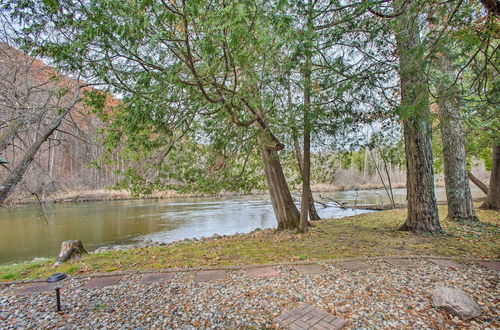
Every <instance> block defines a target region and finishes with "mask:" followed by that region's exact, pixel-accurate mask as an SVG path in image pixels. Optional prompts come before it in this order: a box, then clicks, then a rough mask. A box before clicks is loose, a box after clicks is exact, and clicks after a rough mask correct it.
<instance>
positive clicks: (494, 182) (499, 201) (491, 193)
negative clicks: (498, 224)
mask: <svg viewBox="0 0 500 330" xmlns="http://www.w3.org/2000/svg"><path fill="white" fill-rule="evenodd" d="M481 208H482V209H488V210H500V146H494V147H493V164H492V167H491V174H490V186H489V187H488V195H486V200H485V201H484V203H483V205H481Z"/></svg>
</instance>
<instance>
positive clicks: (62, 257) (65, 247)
mask: <svg viewBox="0 0 500 330" xmlns="http://www.w3.org/2000/svg"><path fill="white" fill-rule="evenodd" d="M86 253H88V252H87V250H85V248H84V247H83V244H82V241H77V240H69V241H64V242H62V244H61V251H60V252H59V256H58V257H57V261H56V263H55V265H60V264H62V263H63V262H66V261H68V260H69V259H72V258H79V257H80V256H81V255H82V254H86Z"/></svg>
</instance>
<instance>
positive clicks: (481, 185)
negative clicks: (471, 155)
mask: <svg viewBox="0 0 500 330" xmlns="http://www.w3.org/2000/svg"><path fill="white" fill-rule="evenodd" d="M467 176H468V177H469V180H471V181H472V183H474V184H475V185H476V186H477V187H478V188H479V189H481V191H482V192H483V193H484V194H485V195H488V186H487V185H485V184H484V183H483V182H482V181H481V180H479V179H478V178H476V177H475V176H474V174H472V173H471V171H467Z"/></svg>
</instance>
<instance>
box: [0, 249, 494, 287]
mask: <svg viewBox="0 0 500 330" xmlns="http://www.w3.org/2000/svg"><path fill="white" fill-rule="evenodd" d="M386 259H443V260H459V261H498V262H500V259H481V258H462V257H445V256H433V255H411V256H378V257H356V258H338V259H325V260H314V261H312V260H310V261H307V260H305V261H294V262H281V263H275V264H257V265H239V266H238V265H237V266H212V267H187V268H164V269H147V270H126V271H118V272H108V273H88V274H84V275H76V276H68V279H73V278H74V279H81V278H89V277H93V278H95V277H107V276H124V275H130V274H150V273H178V272H194V271H200V270H240V269H249V268H259V267H276V266H293V265H322V264H334V263H337V262H343V261H374V260H386ZM41 282H45V279H42V278H39V279H33V280H23V281H11V282H0V286H10V285H15V284H26V283H41Z"/></svg>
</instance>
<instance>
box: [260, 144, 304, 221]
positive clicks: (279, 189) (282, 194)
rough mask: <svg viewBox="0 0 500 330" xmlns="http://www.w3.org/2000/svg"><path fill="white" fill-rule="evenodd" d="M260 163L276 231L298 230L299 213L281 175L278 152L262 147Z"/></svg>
mask: <svg viewBox="0 0 500 330" xmlns="http://www.w3.org/2000/svg"><path fill="white" fill-rule="evenodd" d="M261 152H262V161H263V164H264V172H265V175H266V180H267V186H268V188H269V194H270V196H271V204H272V205H273V210H274V215H275V216H276V221H277V222H278V230H284V229H298V228H299V218H300V215H299V211H298V210H297V207H296V206H295V203H294V201H293V197H292V194H291V193H290V189H288V184H287V182H286V179H285V175H284V174H283V169H282V167H281V163H280V160H279V156H278V152H277V151H275V150H272V149H269V148H267V147H265V146H262V149H261Z"/></svg>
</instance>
